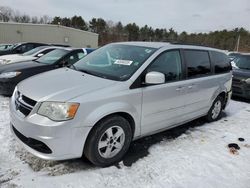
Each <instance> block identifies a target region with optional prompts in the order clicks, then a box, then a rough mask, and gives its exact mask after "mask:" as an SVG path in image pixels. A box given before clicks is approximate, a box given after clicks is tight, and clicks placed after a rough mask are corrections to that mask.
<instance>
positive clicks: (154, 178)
mask: <svg viewBox="0 0 250 188" xmlns="http://www.w3.org/2000/svg"><path fill="white" fill-rule="evenodd" d="M8 100H9V99H8V98H4V97H0V143H1V147H0V187H3V188H4V187H25V188H26V187H32V188H33V187H46V188H50V187H53V188H54V187H77V188H80V187H88V188H91V187H93V188H99V187H100V188H102V187H109V188H112V187H129V188H130V187H136V188H138V187H143V188H146V187H164V188H165V187H174V188H181V187H192V188H193V187H203V188H210V187H211V188H214V187H216V188H217V187H222V188H224V187H229V188H230V187H231V188H236V187H237V188H241V187H242V188H248V187H250V104H249V103H245V102H237V101H231V103H230V105H229V106H228V108H227V109H226V112H225V115H224V117H223V118H222V119H221V120H219V121H217V122H214V123H209V124H208V123H204V122H202V120H197V121H193V122H191V123H189V124H186V125H184V126H182V127H180V128H176V129H173V130H171V131H166V132H164V133H161V134H157V135H155V136H150V137H146V138H144V139H141V140H138V141H136V142H134V143H133V144H132V146H131V148H130V151H129V153H128V154H127V155H126V156H125V158H124V161H123V162H120V163H119V164H118V165H116V166H111V167H108V168H99V167H95V166H93V165H91V164H90V163H88V162H87V161H83V160H80V159H76V160H68V161H56V162H55V161H44V160H41V159H39V158H37V157H35V156H33V155H31V154H29V153H28V152H26V151H25V150H24V149H23V148H22V146H21V145H20V144H19V143H17V141H16V140H15V139H14V138H13V136H12V135H11V133H10V130H9V115H8V113H9V110H8ZM200 122H201V123H200ZM239 137H242V138H244V139H245V141H243V142H240V141H239V140H238V138H239ZM229 143H236V144H238V145H239V146H240V150H238V151H236V152H230V151H229V148H228V147H227V145H228V144H229ZM138 156H139V157H138ZM137 157H138V158H137ZM135 158H137V159H136V160H135ZM126 160H127V161H130V162H131V161H132V162H131V163H132V164H130V165H125V164H127V163H129V162H126Z"/></svg>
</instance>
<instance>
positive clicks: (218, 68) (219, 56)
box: [211, 51, 232, 74]
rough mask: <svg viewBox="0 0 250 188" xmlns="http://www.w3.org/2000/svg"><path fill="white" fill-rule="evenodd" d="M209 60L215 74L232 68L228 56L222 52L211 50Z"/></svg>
mask: <svg viewBox="0 0 250 188" xmlns="http://www.w3.org/2000/svg"><path fill="white" fill-rule="evenodd" d="M211 60H212V62H213V64H214V72H215V74H220V73H226V72H229V71H230V70H232V67H231V64H230V61H229V58H228V56H227V55H226V54H224V53H221V52H215V51H211Z"/></svg>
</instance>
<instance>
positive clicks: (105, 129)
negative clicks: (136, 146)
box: [84, 115, 132, 167]
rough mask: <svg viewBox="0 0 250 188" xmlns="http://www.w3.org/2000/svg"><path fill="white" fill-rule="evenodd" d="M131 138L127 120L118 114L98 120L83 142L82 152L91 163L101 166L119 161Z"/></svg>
mask: <svg viewBox="0 0 250 188" xmlns="http://www.w3.org/2000/svg"><path fill="white" fill-rule="evenodd" d="M131 140H132V131H131V127H130V124H129V122H128V121H127V120H126V119H125V118H123V117H121V116H118V115H115V116H109V117H107V118H105V119H103V120H101V121H100V122H98V123H97V124H96V125H95V126H94V128H93V129H92V131H91V132H90V134H89V136H88V138H87V141H86V143H85V148H84V154H85V156H86V157H87V159H88V160H89V161H90V162H92V163H93V164H95V165H97V166H101V167H105V166H110V165H112V164H114V163H117V162H119V161H120V160H121V159H122V157H123V156H124V155H125V153H126V152H127V150H128V148H129V146H130V143H131Z"/></svg>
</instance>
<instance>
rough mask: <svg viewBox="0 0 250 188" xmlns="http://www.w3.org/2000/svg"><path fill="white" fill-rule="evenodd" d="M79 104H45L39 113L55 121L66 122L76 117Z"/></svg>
mask: <svg viewBox="0 0 250 188" xmlns="http://www.w3.org/2000/svg"><path fill="white" fill-rule="evenodd" d="M78 107H79V104H78V103H68V102H66V103H63V102H43V103H42V104H41V106H40V107H39V109H38V111H37V113H38V114H39V115H42V116H45V117H47V118H49V119H51V120H53V121H65V120H70V119H73V118H74V117H75V114H76V112H77V109H78Z"/></svg>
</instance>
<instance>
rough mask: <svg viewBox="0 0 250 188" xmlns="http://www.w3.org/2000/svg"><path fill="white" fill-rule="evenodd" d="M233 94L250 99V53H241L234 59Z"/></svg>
mask: <svg viewBox="0 0 250 188" xmlns="http://www.w3.org/2000/svg"><path fill="white" fill-rule="evenodd" d="M232 66H233V87H232V90H233V96H239V97H243V98H246V99H250V53H249V54H241V55H240V56H238V57H236V58H235V59H234V60H233V61H232Z"/></svg>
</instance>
